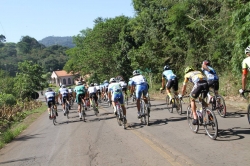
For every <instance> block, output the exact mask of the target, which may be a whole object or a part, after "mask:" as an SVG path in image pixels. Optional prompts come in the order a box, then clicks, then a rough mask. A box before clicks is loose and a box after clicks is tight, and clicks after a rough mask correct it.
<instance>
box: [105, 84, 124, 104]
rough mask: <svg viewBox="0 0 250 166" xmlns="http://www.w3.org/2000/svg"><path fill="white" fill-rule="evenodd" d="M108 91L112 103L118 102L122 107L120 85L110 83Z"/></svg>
mask: <svg viewBox="0 0 250 166" xmlns="http://www.w3.org/2000/svg"><path fill="white" fill-rule="evenodd" d="M108 91H109V92H111V93H112V98H111V100H112V101H119V103H120V104H121V105H122V104H124V101H123V95H122V87H121V85H120V83H116V82H115V83H111V84H109V86H108Z"/></svg>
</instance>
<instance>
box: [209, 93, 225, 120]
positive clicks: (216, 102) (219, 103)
mask: <svg viewBox="0 0 250 166" xmlns="http://www.w3.org/2000/svg"><path fill="white" fill-rule="evenodd" d="M209 92H211V93H212V94H213V95H212V96H213V97H212V98H211V99H212V110H213V111H214V110H217V112H218V114H219V115H220V116H221V117H222V118H225V117H226V113H227V108H226V104H225V100H224V98H223V97H222V96H221V95H219V94H217V95H216V94H215V91H214V90H213V91H209Z"/></svg>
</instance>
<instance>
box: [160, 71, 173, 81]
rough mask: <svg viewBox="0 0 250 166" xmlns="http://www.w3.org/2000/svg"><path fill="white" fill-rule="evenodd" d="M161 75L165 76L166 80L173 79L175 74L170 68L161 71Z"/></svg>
mask: <svg viewBox="0 0 250 166" xmlns="http://www.w3.org/2000/svg"><path fill="white" fill-rule="evenodd" d="M162 77H163V78H165V79H166V80H173V79H175V78H176V75H175V74H174V73H173V71H172V70H165V71H164V72H163V73H162Z"/></svg>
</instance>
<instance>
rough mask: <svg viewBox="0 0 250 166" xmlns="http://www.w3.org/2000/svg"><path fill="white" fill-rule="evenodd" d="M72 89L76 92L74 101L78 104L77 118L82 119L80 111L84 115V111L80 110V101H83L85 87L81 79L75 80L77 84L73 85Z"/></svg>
mask: <svg viewBox="0 0 250 166" xmlns="http://www.w3.org/2000/svg"><path fill="white" fill-rule="evenodd" d="M74 91H75V92H76V103H77V104H78V113H79V118H80V119H82V111H83V115H85V111H84V110H82V103H84V97H85V93H86V89H85V87H84V85H83V84H82V82H81V81H78V82H77V86H76V87H75V89H74ZM86 109H87V107H85V110H86Z"/></svg>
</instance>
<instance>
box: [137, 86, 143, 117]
mask: <svg viewBox="0 0 250 166" xmlns="http://www.w3.org/2000/svg"><path fill="white" fill-rule="evenodd" d="M142 88H143V87H142V85H137V86H136V91H135V96H136V105H137V111H138V118H139V117H140V110H141V104H140V100H141V95H142Z"/></svg>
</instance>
